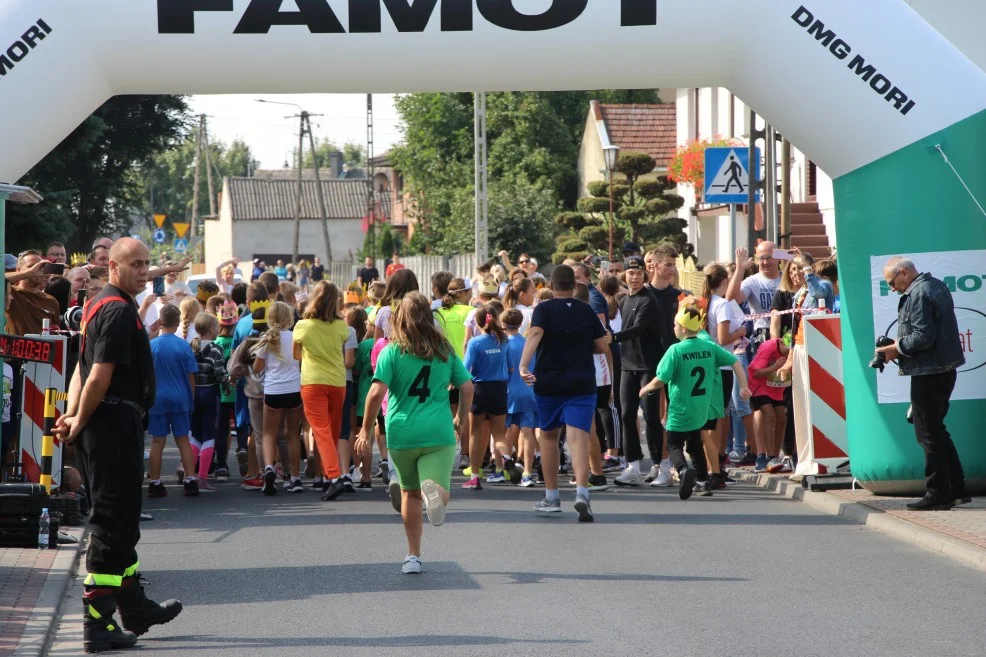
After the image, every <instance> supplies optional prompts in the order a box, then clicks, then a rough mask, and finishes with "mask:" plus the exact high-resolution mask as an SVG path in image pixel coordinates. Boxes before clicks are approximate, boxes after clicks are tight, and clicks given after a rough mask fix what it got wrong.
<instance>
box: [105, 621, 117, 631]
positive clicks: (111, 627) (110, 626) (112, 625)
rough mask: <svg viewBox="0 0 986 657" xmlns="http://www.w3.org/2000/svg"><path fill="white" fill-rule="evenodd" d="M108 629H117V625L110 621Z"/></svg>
mask: <svg viewBox="0 0 986 657" xmlns="http://www.w3.org/2000/svg"><path fill="white" fill-rule="evenodd" d="M106 629H107V630H109V631H110V632H112V631H113V630H115V629H116V625H114V624H113V623H110V624H109V625H107V626H106Z"/></svg>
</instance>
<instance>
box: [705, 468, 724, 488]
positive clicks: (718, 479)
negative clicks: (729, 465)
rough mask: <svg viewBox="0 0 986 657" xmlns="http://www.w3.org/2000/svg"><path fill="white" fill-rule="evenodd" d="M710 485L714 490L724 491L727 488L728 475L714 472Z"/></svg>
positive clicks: (710, 478) (710, 476) (710, 477)
mask: <svg viewBox="0 0 986 657" xmlns="http://www.w3.org/2000/svg"><path fill="white" fill-rule="evenodd" d="M709 484H710V485H711V486H712V490H724V489H725V488H726V475H724V474H722V473H721V472H713V473H712V474H710V475H709Z"/></svg>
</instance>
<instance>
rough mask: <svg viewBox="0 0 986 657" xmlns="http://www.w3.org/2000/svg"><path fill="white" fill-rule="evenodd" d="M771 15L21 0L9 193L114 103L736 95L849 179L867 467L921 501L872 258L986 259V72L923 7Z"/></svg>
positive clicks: (5, 159) (854, 353) (16, 8)
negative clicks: (882, 359)
mask: <svg viewBox="0 0 986 657" xmlns="http://www.w3.org/2000/svg"><path fill="white" fill-rule="evenodd" d="M282 4H286V5H287V7H286V8H282ZM756 4H757V7H756V10H755V11H754V10H752V9H751V8H750V7H749V6H748V3H733V2H723V1H722V0H534V1H532V0H525V1H524V2H521V1H520V0H518V1H517V2H516V5H517V6H515V3H514V2H513V1H512V0H415V2H413V3H411V2H408V1H407V0H386V1H384V0H297V2H296V3H282V2H281V0H157V1H156V2H155V1H154V0H142V1H141V2H135V1H134V0H99V2H64V1H63V0H6V1H5V2H3V3H2V5H0V106H2V107H3V113H2V116H0V181H6V182H11V183H13V182H16V181H17V179H18V178H19V177H20V176H22V175H23V174H24V173H25V172H26V171H27V170H28V169H29V168H30V167H31V166H32V165H33V164H34V163H35V162H37V161H38V160H39V159H40V158H42V157H43V156H44V155H45V154H46V153H47V152H48V151H49V150H51V148H53V147H54V146H55V145H56V144H57V143H58V142H59V141H60V139H61V138H62V137H63V136H64V135H66V134H68V133H69V132H70V131H71V130H72V129H73V128H75V127H76V125H78V123H79V122H80V121H81V120H82V119H84V118H85V117H86V116H87V115H88V114H89V113H90V112H91V111H92V110H93V109H95V108H96V107H98V106H99V105H100V104H101V103H102V102H103V101H104V100H106V99H107V98H108V97H110V96H112V95H114V94H125V93H206V92H208V93H261V92H263V93H276V92H294V93H300V92H339V93H346V92H397V91H429V90H430V91H497V90H509V89H514V90H523V89H541V90H551V89H586V88H588V89H593V88H611V87H627V88H629V87H638V88H639V87H657V86H665V87H667V86H678V87H695V86H724V87H728V88H729V89H730V90H732V91H733V92H734V93H736V94H737V95H738V96H739V97H741V98H743V99H744V100H745V101H746V102H747V103H748V104H749V105H750V106H752V107H754V108H756V110H757V111H758V113H759V114H761V115H762V116H764V117H766V118H767V120H769V121H770V122H771V123H772V124H773V125H775V126H777V127H778V129H779V130H780V131H781V132H783V133H784V135H785V136H786V137H788V138H789V139H790V140H791V141H792V142H793V143H794V144H796V145H797V146H798V147H799V148H800V149H801V150H802V151H804V152H805V153H807V154H808V155H809V156H810V157H811V159H812V160H814V161H815V162H816V163H818V164H819V166H821V167H822V168H823V169H824V170H825V171H826V172H828V173H829V174H830V175H831V176H832V177H833V178H834V179H835V192H836V210H837V231H838V236H839V247H840V269H841V276H840V277H841V280H842V289H843V290H844V293H843V332H844V341H843V343H844V358H845V367H844V372H845V374H844V378H845V389H846V397H847V399H846V412H847V422H848V431H849V448H850V458H851V461H852V466H853V473H854V474H855V475H856V476H857V477H858V478H859V479H860V480H861V481H863V482H864V484H865V485H866V486H867V487H869V488H871V489H873V490H875V491H880V492H919V491H921V490H922V487H923V477H924V472H923V458H922V454H921V451H920V449H919V448H918V446H917V444H916V443H915V440H914V436H913V432H912V430H911V428H910V426H909V425H907V424H906V422H905V419H904V415H905V410H906V403H900V402H893V400H887V399H885V400H884V401H891V403H880V395H879V391H878V385H877V378H876V377H877V375H876V373H875V372H874V371H873V370H871V369H869V368H868V367H867V366H866V363H867V361H868V360H869V358H870V356H871V354H872V351H873V343H874V340H875V337H876V335H877V334H878V333H880V332H882V331H883V330H885V327H878V326H875V323H874V315H873V309H874V302H873V300H874V298H878V297H879V295H880V294H881V291H880V289H879V282H878V281H874V279H873V277H872V275H871V272H872V269H871V257H873V256H881V257H882V256H886V255H890V254H894V253H908V254H932V253H934V252H965V253H968V254H970V255H969V258H970V262H977V261H976V260H975V259H974V257H973V256H974V253H975V252H976V251H977V250H983V249H986V217H984V216H983V214H982V212H981V211H980V208H978V207H977V203H976V202H975V201H974V198H976V199H980V200H982V199H986V156H984V152H983V150H984V145H986V113H984V110H986V76H984V74H983V72H982V71H981V70H979V69H978V68H977V67H976V66H974V65H973V64H972V63H971V62H969V61H968V60H967V59H966V58H965V57H964V56H963V55H962V54H961V53H960V52H959V51H957V50H956V49H955V48H954V47H953V46H952V45H951V44H950V43H949V42H948V41H946V40H945V39H944V38H942V37H941V35H939V34H938V33H937V32H936V31H935V30H934V29H932V28H931V27H930V26H929V25H928V24H927V23H926V22H925V21H924V20H923V19H922V18H921V17H920V16H919V15H917V14H916V13H914V12H913V11H912V10H911V9H910V7H908V5H907V4H906V3H905V2H903V1H902V0H867V1H866V2H859V1H858V0H825V1H824V2H822V1H821V0H806V2H805V4H802V3H801V2H800V0H794V1H793V2H789V1H784V0H762V1H761V2H758V3H756ZM532 12H537V13H532ZM603 44H608V45H606V46H605V47H604V46H603ZM614 48H616V49H618V51H619V56H618V57H617V56H615V55H614V54H613V52H614ZM614 60H615V61H614ZM298 62H304V64H303V65H302V66H298ZM946 157H947V161H946ZM953 167H954V170H953ZM960 177H961V178H962V179H964V181H965V184H966V185H967V186H968V190H967V189H966V188H965V186H964V185H963V183H962V182H961V180H960ZM951 257H952V258H953V259H955V258H957V259H959V260H961V259H962V255H961V254H958V255H954V254H953V255H952V256H951ZM919 264H920V259H919ZM933 273H936V274H938V273H939V272H933ZM973 273H975V272H973ZM981 275H986V271H980V272H978V273H977V276H981ZM969 280H971V279H969ZM970 285H971V283H968V281H967V287H968V286H970ZM958 305H962V303H961V299H960V303H959V304H958ZM980 310H983V309H980ZM983 330H986V326H984V327H983ZM972 339H980V336H979V335H978V334H977V335H975V336H972ZM970 345H971V347H972V348H973V349H975V348H979V343H978V342H971V343H970ZM983 350H984V352H986V346H984V347H983ZM883 376H889V373H888V374H884V375H883ZM967 376H969V374H968V373H963V374H961V375H960V382H961V381H962V380H963V377H967ZM969 380H972V379H969ZM881 385H882V384H881ZM960 396H963V397H964V398H961V399H959V398H958V397H960ZM960 396H957V398H956V401H955V402H954V403H953V405H952V410H951V411H950V414H949V428H950V430H951V432H952V434H953V437H954V439H955V442H956V444H957V446H958V449H959V452H960V454H961V456H962V459H963V462H964V464H965V466H966V472H967V475H968V476H969V478H970V479H972V480H974V481H973V486H975V483H976V481H977V480H978V481H979V482H980V483H981V482H983V481H986V440H984V439H983V430H982V422H981V418H983V417H984V416H986V401H984V399H983V398H984V397H986V386H984V387H983V389H982V390H973V391H971V392H970V391H966V393H964V394H963V395H960Z"/></svg>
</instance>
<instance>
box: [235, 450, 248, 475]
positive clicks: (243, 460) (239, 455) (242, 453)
mask: <svg viewBox="0 0 986 657" xmlns="http://www.w3.org/2000/svg"><path fill="white" fill-rule="evenodd" d="M248 458H249V457H248V455H247V451H246V450H245V449H238V450H236V462H237V464H238V465H239V466H240V476H241V477H245V476H246V473H247V460H248Z"/></svg>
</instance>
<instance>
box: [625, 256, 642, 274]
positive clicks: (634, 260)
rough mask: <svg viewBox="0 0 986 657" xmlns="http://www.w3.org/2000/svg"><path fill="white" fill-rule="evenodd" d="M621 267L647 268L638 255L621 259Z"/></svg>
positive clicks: (628, 268) (627, 268)
mask: <svg viewBox="0 0 986 657" xmlns="http://www.w3.org/2000/svg"><path fill="white" fill-rule="evenodd" d="M623 268H624V269H626V270H630V269H639V270H641V271H643V270H645V269H647V266H646V265H645V264H644V259H643V258H641V257H640V256H630V257H629V258H627V259H626V260H624V261H623Z"/></svg>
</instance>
